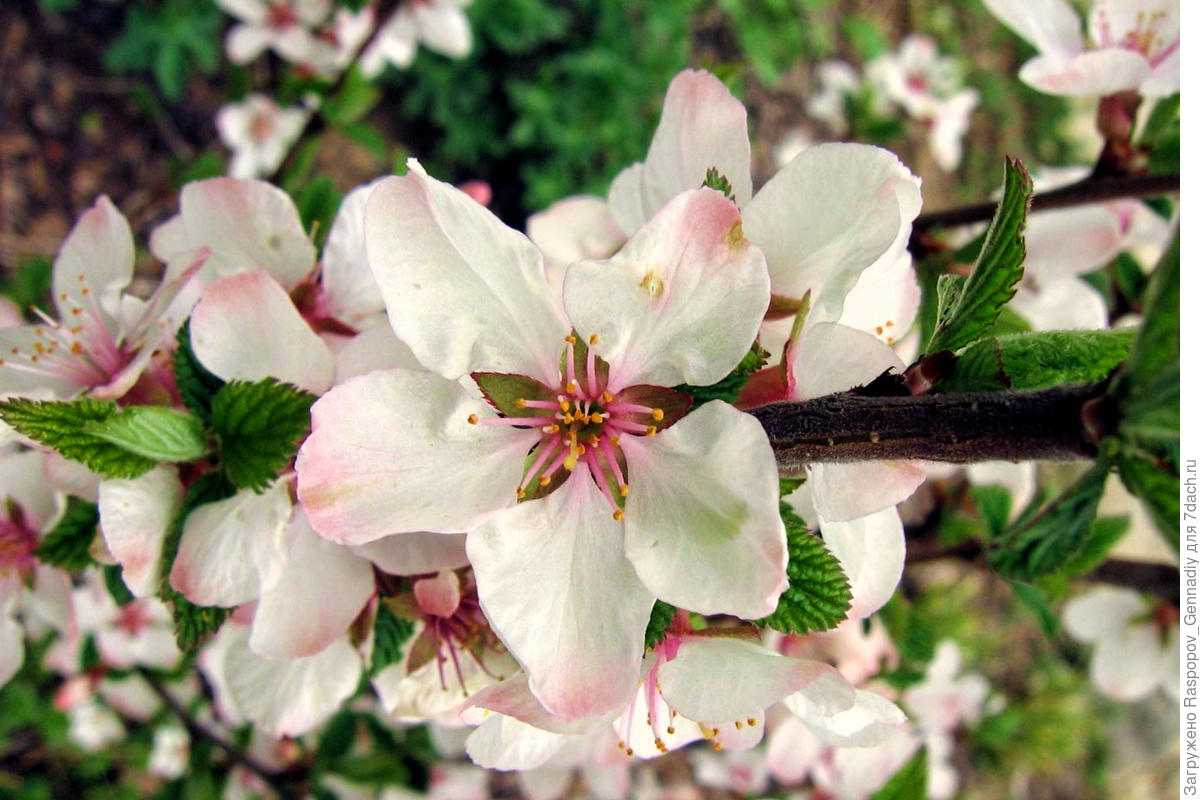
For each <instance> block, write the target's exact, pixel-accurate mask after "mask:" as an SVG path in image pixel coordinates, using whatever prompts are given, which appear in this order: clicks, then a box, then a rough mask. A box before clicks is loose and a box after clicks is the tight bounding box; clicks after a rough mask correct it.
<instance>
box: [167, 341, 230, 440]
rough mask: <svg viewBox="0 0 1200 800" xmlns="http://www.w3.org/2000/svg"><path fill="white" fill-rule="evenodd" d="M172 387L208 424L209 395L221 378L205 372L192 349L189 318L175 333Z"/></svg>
mask: <svg viewBox="0 0 1200 800" xmlns="http://www.w3.org/2000/svg"><path fill="white" fill-rule="evenodd" d="M175 343H176V347H175V358H174V362H173V363H174V367H175V386H176V387H177V388H178V389H179V396H180V397H181V398H183V404H184V405H185V406H186V407H187V409H188V410H189V411H191V412H192V413H193V414H195V415H196V416H197V417H199V418H200V419H201V420H203V421H204V423H205V424H208V423H209V422H210V421H211V420H212V399H213V396H214V395H215V394H216V393H217V392H218V391H219V390H220V388H221V387H222V386H224V385H225V381H223V380H221V379H220V378H218V377H217V376H216V375H214V374H212V373H211V372H209V371H208V370H207V369H205V368H204V365H203V364H201V363H200V360H199V359H198V358H196V354H195V352H194V351H193V350H192V333H191V320H188V321H187V322H185V323H183V325H182V326H181V327H180V328H179V333H178V334H176V336H175Z"/></svg>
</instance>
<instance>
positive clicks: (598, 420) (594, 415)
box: [591, 411, 604, 425]
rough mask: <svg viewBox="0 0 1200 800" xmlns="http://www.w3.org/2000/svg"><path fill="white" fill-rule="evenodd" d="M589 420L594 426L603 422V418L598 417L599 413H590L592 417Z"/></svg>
mask: <svg viewBox="0 0 1200 800" xmlns="http://www.w3.org/2000/svg"><path fill="white" fill-rule="evenodd" d="M591 420H592V423H593V424H595V425H599V424H600V423H601V422H604V417H602V416H601V415H600V412H599V411H593V412H592V416H591Z"/></svg>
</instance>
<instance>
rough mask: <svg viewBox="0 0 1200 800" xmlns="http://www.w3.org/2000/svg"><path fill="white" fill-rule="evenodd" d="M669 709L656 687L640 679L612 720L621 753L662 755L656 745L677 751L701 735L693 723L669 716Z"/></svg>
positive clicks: (642, 756)
mask: <svg viewBox="0 0 1200 800" xmlns="http://www.w3.org/2000/svg"><path fill="white" fill-rule="evenodd" d="M672 711H673V709H672V708H671V707H670V706H669V705H667V701H666V700H664V699H663V696H662V692H661V691H659V688H658V687H657V686H647V685H646V684H645V682H644V680H643V682H642V683H641V684H640V685H639V686H638V688H637V691H636V692H635V693H634V695H633V702H632V703H630V705H629V708H628V709H626V710H625V713H623V714H622V715H621V716H619V717H617V718H616V719H615V720H613V724H612V730H613V732H614V733H616V735H617V741H619V742H621V743H622V744H623V749H624V750H625V751H626V752H625V753H624V754H622V755H624V756H626V757H628V751H629V750H632V751H633V755H634V756H635V757H637V758H658V757H659V756H660V755H662V754H663V751H662V750H660V749H659V748H658V746H659V744H662V746H663V747H664V748H665V749H666V750H668V751H670V750H678V749H679V748H680V747H683V746H685V745H688V744H691V743H692V742H695V741H699V740H700V739H703V738H704V731H702V730H701V729H700V726H699V725H698V724H697V723H696V722H693V721H692V720H690V719H688V718H686V717H681V716H679V715H678V714H676V715H674V716H672ZM651 721H653V722H654V724H653V725H651V724H650V722H651ZM672 728H674V730H671V729H672Z"/></svg>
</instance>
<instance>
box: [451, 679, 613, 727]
mask: <svg viewBox="0 0 1200 800" xmlns="http://www.w3.org/2000/svg"><path fill="white" fill-rule="evenodd" d="M469 707H471V708H475V709H486V710H487V711H491V712H495V713H497V714H502V715H504V716H506V717H512V718H513V719H516V720H520V721H521V722H523V723H525V724H526V725H532V726H533V727H535V728H540V729H541V730H544V731H550V732H551V733H563V734H582V733H588V732H590V731H595V730H597V728H598V727H599V726H600V725H602V724H603V723H601V722H597V721H596V720H594V719H581V720H576V721H567V720H564V719H563V718H562V717H557V716H555V715H554V714H552V713H551V712H549V711H547V710H546V707H545V706H543V705H542V704H541V702H540V701H539V700H538V699H537V698H536V697H535V696H534V694H533V692H532V690H531V689H530V688H529V676H528V675H527V674H526V673H524V672H521V673H518V674H516V675H513V676H512V677H511V678H508V679H507V680H504V681H501V682H500V683H494V684H492V685H491V686H489V687H488V688H486V689H484V690H483V691H481V692H479V693H478V694H475V695H473V696H472V697H471V699H470V706H469Z"/></svg>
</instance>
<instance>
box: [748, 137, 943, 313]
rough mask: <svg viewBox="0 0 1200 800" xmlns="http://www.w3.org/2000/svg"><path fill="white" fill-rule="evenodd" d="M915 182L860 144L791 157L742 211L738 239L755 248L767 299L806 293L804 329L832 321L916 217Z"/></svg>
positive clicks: (882, 153) (888, 158)
mask: <svg viewBox="0 0 1200 800" xmlns="http://www.w3.org/2000/svg"><path fill="white" fill-rule="evenodd" d="M920 187H921V182H920V179H918V178H916V177H914V176H913V174H912V173H911V172H909V171H908V169H907V168H905V166H904V165H903V164H901V163H900V161H899V159H897V158H896V156H894V155H892V154H891V153H889V152H888V151H886V150H883V149H881V148H878V147H872V146H869V145H860V144H823V145H818V146H817V147H812V148H809V149H808V150H805V151H804V152H802V153H800V155H798V156H796V158H794V159H793V160H792V161H791V162H790V163H789V164H788V165H787V166H785V167H784V168H783V169H781V170H780V171H779V172H778V173H776V175H775V177H773V178H772V179H771V180H770V181H769V182H768V183H767V185H766V186H764V187H763V188H762V189H760V190H759V192H758V194H756V195H755V196H754V199H753V200H751V201H750V203H749V204H748V205H746V206H745V223H746V236H747V237H749V239H750V241H751V242H753V243H754V244H756V245H758V246H759V247H761V248H762V251H763V253H764V254H765V255H766V257H767V266H768V267H769V269H770V272H771V292H772V294H774V295H776V296H780V297H785V298H790V299H792V300H799V299H800V298H802V297H804V294H805V292H810V291H811V292H812V305H811V309H810V311H809V320H810V321H811V322H828V321H831V320H836V319H837V318H838V317H839V316H840V315H841V311H842V304H843V301H844V300H845V297H846V294H847V293H848V292H849V291H850V289H851V288H852V287H853V286H854V284H855V282H856V281H857V280H858V278H859V275H860V274H861V273H862V272H863V270H865V269H866V268H867V267H869V266H871V264H873V263H875V262H876V261H877V260H878V259H879V258H880V257H881V256H882V255H884V254H885V253H887V252H888V250H889V249H890V248H891V247H892V246H893V244H894V243H896V242H897V241H898V240H904V241H907V240H908V236H909V232H910V231H911V229H912V220H913V219H914V218H915V217H916V215H917V213H918V212H919V211H920V210H921V191H920Z"/></svg>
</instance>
